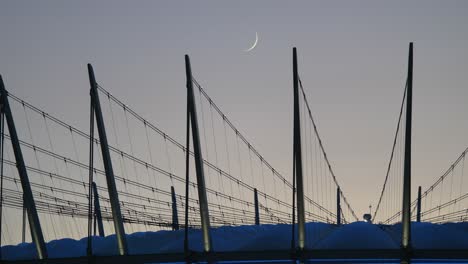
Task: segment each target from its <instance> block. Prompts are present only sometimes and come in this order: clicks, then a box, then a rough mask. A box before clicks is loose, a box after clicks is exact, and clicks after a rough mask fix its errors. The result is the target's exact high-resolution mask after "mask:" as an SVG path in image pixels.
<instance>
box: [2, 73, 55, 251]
mask: <svg viewBox="0 0 468 264" xmlns="http://www.w3.org/2000/svg"><path fill="white" fill-rule="evenodd" d="M0 100H1V111H2V112H3V113H4V114H5V118H6V122H7V124H8V131H9V132H10V138H11V144H12V146H13V152H14V153H15V159H16V167H17V168H18V174H19V177H20V180H21V187H22V189H23V199H24V206H25V207H26V210H27V215H28V222H29V226H30V230H31V237H32V241H33V242H34V245H35V246H36V251H37V256H38V258H39V259H46V258H47V249H46V246H45V241H44V236H43V234H42V229H41V223H40V221H39V216H38V214H37V210H36V204H35V202H34V197H33V194H32V190H31V185H30V183H29V177H28V172H27V170H26V165H25V163H24V159H23V153H22V151H21V147H20V143H19V139H18V134H17V133H16V127H15V122H14V119H13V114H12V112H11V108H10V103H9V102H8V92H7V91H6V89H5V85H4V84H3V79H2V77H1V76H0Z"/></svg>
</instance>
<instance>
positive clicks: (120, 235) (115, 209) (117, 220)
mask: <svg viewBox="0 0 468 264" xmlns="http://www.w3.org/2000/svg"><path fill="white" fill-rule="evenodd" d="M88 74H89V84H90V86H91V92H90V94H91V102H92V103H93V106H94V113H95V115H96V124H97V129H98V133H99V139H100V141H101V152H102V160H103V163H104V169H105V171H106V181H107V189H108V190H109V200H110V204H111V208H112V219H113V221H114V228H115V234H116V236H117V244H118V247H119V254H120V255H127V253H128V251H127V240H126V237H125V229H124V225H123V219H122V213H121V212H120V203H119V196H118V193H117V187H116V185H115V178H114V170H113V168H112V160H111V156H110V153H109V145H108V144H107V135H106V129H105V127H104V118H103V116H102V111H101V104H100V102H99V93H98V89H97V82H96V79H95V77H94V70H93V66H91V64H88Z"/></svg>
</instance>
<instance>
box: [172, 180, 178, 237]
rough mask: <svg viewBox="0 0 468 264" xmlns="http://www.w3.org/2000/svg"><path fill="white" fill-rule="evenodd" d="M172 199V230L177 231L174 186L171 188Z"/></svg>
mask: <svg viewBox="0 0 468 264" xmlns="http://www.w3.org/2000/svg"><path fill="white" fill-rule="evenodd" d="M171 197H172V230H179V216H178V215H177V199H176V194H175V190H174V186H171Z"/></svg>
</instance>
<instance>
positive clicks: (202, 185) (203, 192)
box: [185, 55, 212, 253]
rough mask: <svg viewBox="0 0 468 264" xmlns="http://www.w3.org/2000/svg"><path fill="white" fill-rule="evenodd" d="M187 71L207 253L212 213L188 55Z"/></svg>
mask: <svg viewBox="0 0 468 264" xmlns="http://www.w3.org/2000/svg"><path fill="white" fill-rule="evenodd" d="M185 73H186V77H187V96H188V100H187V103H188V112H189V113H188V114H189V115H190V123H191V126H192V140H193V152H194V157H195V172H196V174H197V175H196V176H197V187H198V201H199V205H200V218H201V227H202V233H203V250H204V251H205V252H206V253H209V252H211V250H212V248H211V237H210V215H209V211H208V199H207V196H206V186H205V172H204V170H203V157H202V152H201V146H200V135H199V133H198V120H197V109H196V105H195V95H194V92H193V79H192V68H191V66H190V58H189V56H188V55H185ZM187 147H188V146H187Z"/></svg>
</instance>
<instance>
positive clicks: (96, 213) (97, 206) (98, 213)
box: [92, 182, 105, 237]
mask: <svg viewBox="0 0 468 264" xmlns="http://www.w3.org/2000/svg"><path fill="white" fill-rule="evenodd" d="M92 186H93V194H94V195H93V196H94V197H93V199H94V219H95V221H96V222H97V226H98V230H99V236H100V237H104V236H105V234H104V225H103V223H102V214H101V203H100V202H99V194H98V190H97V186H96V183H95V182H93V183H92ZM94 229H95V230H96V228H94Z"/></svg>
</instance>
